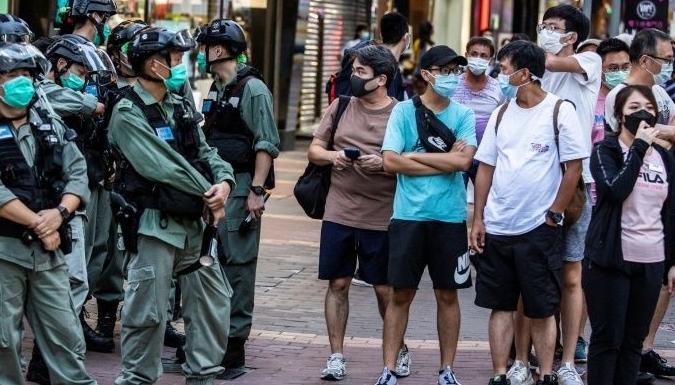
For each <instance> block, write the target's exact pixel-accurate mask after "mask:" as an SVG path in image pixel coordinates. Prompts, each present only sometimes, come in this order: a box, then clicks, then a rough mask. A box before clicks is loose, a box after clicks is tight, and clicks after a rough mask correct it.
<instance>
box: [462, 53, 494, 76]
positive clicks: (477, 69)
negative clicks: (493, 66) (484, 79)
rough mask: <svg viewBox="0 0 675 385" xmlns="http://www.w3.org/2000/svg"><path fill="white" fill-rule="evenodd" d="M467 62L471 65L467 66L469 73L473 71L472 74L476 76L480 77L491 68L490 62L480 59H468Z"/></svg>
mask: <svg viewBox="0 0 675 385" xmlns="http://www.w3.org/2000/svg"><path fill="white" fill-rule="evenodd" d="M466 60H467V61H468V62H469V64H468V65H467V67H468V68H469V71H471V73H472V74H474V75H480V74H483V73H485V71H486V70H487V68H488V66H490V61H489V60H485V59H481V58H479V57H469V58H466Z"/></svg>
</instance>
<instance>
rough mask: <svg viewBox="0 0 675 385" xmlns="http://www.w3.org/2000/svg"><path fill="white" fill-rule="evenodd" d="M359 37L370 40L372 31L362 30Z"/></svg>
mask: <svg viewBox="0 0 675 385" xmlns="http://www.w3.org/2000/svg"><path fill="white" fill-rule="evenodd" d="M359 38H360V39H361V40H368V39H369V38H370V32H361V34H359Z"/></svg>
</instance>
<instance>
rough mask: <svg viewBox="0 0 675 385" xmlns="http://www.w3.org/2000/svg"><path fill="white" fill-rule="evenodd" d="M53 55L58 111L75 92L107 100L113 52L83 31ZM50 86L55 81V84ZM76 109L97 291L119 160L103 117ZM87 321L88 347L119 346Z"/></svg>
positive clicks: (57, 45) (60, 43)
mask: <svg viewBox="0 0 675 385" xmlns="http://www.w3.org/2000/svg"><path fill="white" fill-rule="evenodd" d="M47 57H48V58H49V60H50V61H51V63H52V69H53V71H54V81H55V83H56V86H61V87H59V88H60V91H51V89H50V90H48V92H47V97H48V98H49V100H50V101H52V100H53V99H52V98H53V97H54V96H56V95H58V96H62V97H63V98H59V99H57V100H56V101H55V102H54V103H52V105H53V106H54V109H55V110H56V111H57V112H58V111H61V110H63V109H64V108H63V107H60V106H59V103H63V102H64V99H66V98H67V97H68V96H69V95H72V94H75V95H84V94H87V95H89V96H91V97H93V98H94V99H95V100H97V101H99V100H100V101H104V100H105V96H102V95H105V92H106V88H107V87H115V84H114V83H115V81H116V74H115V70H114V68H113V64H112V62H111V61H110V58H109V57H108V55H107V54H106V53H105V52H103V51H101V50H99V49H97V48H96V47H94V45H93V44H92V43H90V42H89V41H87V40H86V39H85V38H83V37H81V36H79V35H74V34H71V35H64V36H62V37H61V38H60V39H58V40H57V41H56V42H54V43H53V44H52V45H51V46H50V47H49V48H48V49H47ZM48 83H49V82H46V83H43V84H48ZM48 87H51V88H53V87H55V86H54V85H49V86H48ZM64 91H66V92H67V93H66V92H64ZM75 99H76V97H72V98H71V100H75ZM66 100H67V99H66ZM70 112H71V113H70V114H67V115H66V114H63V115H62V118H63V120H64V122H65V124H66V125H67V126H68V127H69V128H72V129H74V130H75V131H76V132H77V135H78V137H77V139H76V143H77V145H78V147H79V148H80V151H82V153H83V154H84V156H85V158H86V160H87V175H88V178H89V188H90V190H91V200H90V203H89V205H88V206H87V212H86V215H87V221H86V223H85V228H84V231H85V234H84V240H85V254H86V260H87V277H88V285H89V289H90V290H91V288H93V287H94V286H95V284H96V281H97V280H98V276H99V274H100V271H101V269H102V267H101V266H103V264H104V261H105V259H106V257H107V255H108V248H107V245H108V238H109V236H110V226H111V223H112V212H111V210H110V195H109V193H108V191H106V190H105V189H104V186H103V184H104V182H105V181H106V180H108V179H109V178H110V177H111V176H112V174H113V172H114V171H113V166H112V163H113V160H112V154H111V153H110V148H109V147H110V146H109V144H108V141H107V134H106V127H105V124H104V122H103V119H102V117H101V116H100V115H99V116H95V115H88V114H83V113H79V114H73V113H72V111H70ZM84 300H85V298H83V299H79V298H78V306H79V307H81V306H82V305H83V304H84ZM80 302H81V303H80ZM81 323H82V328H83V331H84V335H85V340H86V342H87V349H88V350H91V351H98V352H112V351H113V350H114V348H115V345H114V343H113V340H112V337H105V336H101V335H100V334H98V333H97V332H96V331H94V330H93V329H92V328H91V327H90V326H89V325H88V323H87V322H86V320H85V319H84V315H83V313H82V316H81Z"/></svg>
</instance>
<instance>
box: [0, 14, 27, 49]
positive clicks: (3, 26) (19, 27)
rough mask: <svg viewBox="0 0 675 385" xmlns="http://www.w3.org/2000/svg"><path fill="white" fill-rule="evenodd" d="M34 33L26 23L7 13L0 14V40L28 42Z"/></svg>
mask: <svg viewBox="0 0 675 385" xmlns="http://www.w3.org/2000/svg"><path fill="white" fill-rule="evenodd" d="M34 37H35V35H34V34H33V32H32V31H31V30H30V27H29V26H28V23H26V22H25V21H24V20H23V19H21V18H20V17H18V16H14V15H12V14H9V13H2V14H0V41H4V42H8V43H30V42H31V41H32V40H33V38H34Z"/></svg>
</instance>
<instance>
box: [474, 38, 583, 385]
mask: <svg viewBox="0 0 675 385" xmlns="http://www.w3.org/2000/svg"><path fill="white" fill-rule="evenodd" d="M497 60H498V61H499V66H500V69H501V74H500V75H499V83H500V86H501V88H502V91H503V92H504V94H505V95H506V96H507V97H509V98H511V99H510V101H509V103H508V104H507V105H506V107H502V108H500V109H498V110H495V112H494V113H493V114H492V116H491V117H490V120H489V121H488V124H487V127H486V129H485V134H484V136H483V140H482V142H481V144H480V146H479V148H478V152H477V153H476V155H475V159H477V160H478V161H480V165H479V166H478V173H477V175H476V185H475V193H474V219H473V226H472V229H471V236H470V242H471V249H472V250H473V251H474V252H476V253H477V255H476V256H475V257H474V258H473V263H474V266H475V267H476V272H477V275H476V300H475V303H476V305H478V306H481V307H485V308H489V309H492V314H491V315H490V321H489V329H488V333H489V339H490V352H491V355H492V358H493V362H492V365H493V369H494V373H495V376H494V377H493V378H492V379H491V380H490V384H494V385H497V384H506V383H507V375H506V366H507V360H508V357H509V350H510V346H511V341H512V338H513V332H514V320H513V314H514V312H515V311H516V308H517V305H518V299H519V297H522V303H523V313H524V315H525V316H526V317H527V318H528V319H529V320H530V322H531V328H532V340H533V342H534V347H535V350H536V351H537V358H538V359H539V370H540V373H541V377H540V382H539V383H541V384H545V385H548V384H557V383H558V382H557V377H556V375H555V374H553V373H554V372H553V349H554V346H555V338H556V330H555V319H554V314H555V313H556V311H557V309H558V307H559V306H560V298H561V286H560V279H561V270H562V262H563V261H562V251H563V243H562V221H563V212H564V211H565V208H566V207H567V205H568V203H569V201H570V199H571V197H572V194H573V192H574V189H575V186H576V184H577V182H578V180H579V176H580V175H581V168H582V166H581V163H582V161H581V160H582V159H583V158H586V157H587V156H588V154H589V152H590V149H589V148H590V140H586V137H585V136H584V130H583V129H582V127H581V125H580V123H579V119H578V118H577V113H576V112H575V110H574V108H573V107H572V104H571V103H568V102H563V103H561V104H560V106H559V110H558V111H557V115H558V116H557V128H558V131H559V135H558V141H557V143H556V140H555V129H554V119H553V114H554V113H555V110H556V107H555V106H556V104H557V101H558V100H560V99H559V98H558V97H557V96H555V95H553V94H551V93H547V92H545V91H544V90H543V89H542V87H541V85H540V81H541V77H542V76H543V75H544V63H545V56H544V51H543V50H542V49H541V48H540V47H537V46H536V45H535V44H533V43H531V42H527V41H516V42H512V43H509V44H507V45H506V46H504V48H502V49H501V50H500V51H499V54H498V55H497ZM499 115H501V118H500V116H499ZM523 122H527V125H525V126H524V125H523ZM561 163H564V164H565V166H566V168H567V169H566V172H565V173H564V175H563V173H562V170H561V167H560V164H561ZM525 362H527V360H526V359H525ZM525 362H523V361H522V360H517V361H516V362H515V363H514V365H513V366H515V367H517V368H518V369H525V370H523V371H522V375H523V378H522V379H520V380H521V381H520V382H523V383H526V382H529V383H530V384H531V383H532V382H531V381H532V377H531V374H530V371H529V369H528V368H527V367H526V365H527V364H526V363H525ZM514 379H515V378H514Z"/></svg>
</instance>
